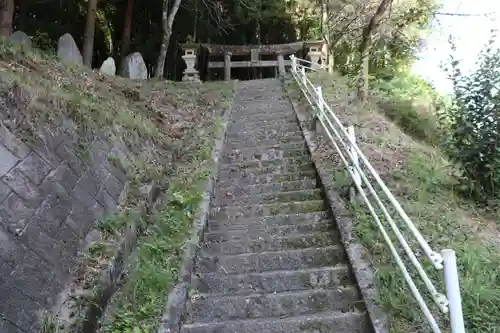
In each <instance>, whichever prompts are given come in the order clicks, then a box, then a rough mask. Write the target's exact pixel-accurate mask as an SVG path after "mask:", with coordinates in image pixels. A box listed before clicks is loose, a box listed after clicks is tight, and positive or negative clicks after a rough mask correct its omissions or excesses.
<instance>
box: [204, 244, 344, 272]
mask: <svg viewBox="0 0 500 333" xmlns="http://www.w3.org/2000/svg"><path fill="white" fill-rule="evenodd" d="M311 250H336V251H339V250H344V246H342V244H340V243H339V244H334V245H328V246H320V247H305V248H303V249H297V250H281V251H262V252H256V253H254V252H247V253H239V254H224V253H220V254H213V255H210V256H206V257H203V259H210V258H219V259H220V258H234V257H240V258H244V257H246V256H254V255H266V254H278V255H279V254H280V253H291V252H294V253H298V252H306V251H311ZM275 271H277V270H269V271H265V272H275ZM227 275H230V274H229V273H228V274H227Z"/></svg>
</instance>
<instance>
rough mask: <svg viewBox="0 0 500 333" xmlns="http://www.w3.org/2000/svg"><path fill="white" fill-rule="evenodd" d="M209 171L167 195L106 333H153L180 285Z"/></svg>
mask: <svg viewBox="0 0 500 333" xmlns="http://www.w3.org/2000/svg"><path fill="white" fill-rule="evenodd" d="M206 176H207V173H206V170H199V171H198V172H196V173H194V174H192V177H190V178H189V179H184V181H185V182H182V183H177V184H176V185H174V186H173V187H172V188H171V189H170V190H169V191H168V193H167V202H166V203H165V205H164V206H163V207H162V208H161V209H160V210H159V211H158V212H157V213H155V214H154V215H153V216H152V217H151V221H149V223H150V224H151V227H150V228H148V231H147V234H146V235H145V236H144V237H142V238H141V239H140V240H139V244H138V258H137V261H136V262H135V263H134V264H133V266H134V267H133V269H132V272H131V274H130V276H129V279H128V281H127V283H126V284H125V285H124V286H123V288H122V290H121V294H120V296H119V301H118V302H119V305H118V307H117V308H116V309H115V310H114V311H113V312H114V313H113V314H111V315H114V318H113V320H112V322H111V324H110V325H109V326H107V327H105V328H104V332H112V333H121V332H131V331H132V332H133V331H134V330H138V331H139V332H153V331H155V330H156V329H157V326H158V322H159V319H160V317H161V312H162V310H163V307H164V302H165V296H166V294H167V293H168V291H169V290H170V288H171V287H172V285H173V284H174V283H175V282H176V281H177V278H178V272H179V266H180V262H181V259H182V250H183V245H184V242H185V240H186V238H187V236H188V233H189V230H190V228H191V223H192V221H193V218H194V215H195V214H196V210H197V208H198V203H199V199H200V195H201V193H200V191H199V190H200V184H202V183H204V182H205V181H206Z"/></svg>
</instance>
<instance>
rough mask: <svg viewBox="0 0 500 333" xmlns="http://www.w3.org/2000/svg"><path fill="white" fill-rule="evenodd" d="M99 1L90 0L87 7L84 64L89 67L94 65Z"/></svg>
mask: <svg viewBox="0 0 500 333" xmlns="http://www.w3.org/2000/svg"><path fill="white" fill-rule="evenodd" d="M97 1H98V0H89V4H88V9H87V21H86V23H85V34H84V36H83V64H84V65H85V66H87V67H92V54H93V53H94V34H95V17H96V11H97Z"/></svg>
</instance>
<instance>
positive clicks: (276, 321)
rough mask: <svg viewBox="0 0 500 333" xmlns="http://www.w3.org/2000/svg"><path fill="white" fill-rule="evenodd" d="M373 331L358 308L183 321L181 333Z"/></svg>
mask: <svg viewBox="0 0 500 333" xmlns="http://www.w3.org/2000/svg"><path fill="white" fill-rule="evenodd" d="M235 332H237V333H372V330H371V328H370V323H369V320H368V317H367V315H366V314H365V313H359V312H341V311H335V312H323V313H315V314H312V315H304V316H298V317H287V318H265V319H247V320H232V321H223V322H206V323H203V322H201V323H194V324H185V325H184V326H183V327H182V329H181V333H235Z"/></svg>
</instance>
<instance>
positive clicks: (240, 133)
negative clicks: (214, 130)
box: [226, 124, 303, 139]
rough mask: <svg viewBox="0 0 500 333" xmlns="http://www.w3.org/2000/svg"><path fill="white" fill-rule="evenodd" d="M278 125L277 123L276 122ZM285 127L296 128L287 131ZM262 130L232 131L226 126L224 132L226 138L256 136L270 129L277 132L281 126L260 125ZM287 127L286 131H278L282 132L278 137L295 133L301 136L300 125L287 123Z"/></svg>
mask: <svg viewBox="0 0 500 333" xmlns="http://www.w3.org/2000/svg"><path fill="white" fill-rule="evenodd" d="M278 125H279V124H278ZM287 127H296V128H297V129H296V130H293V131H288V128H287ZM262 128H263V129H264V130H258V129H257V130H252V131H241V130H238V129H236V130H234V131H231V129H230V128H228V130H227V132H226V139H227V138H238V137H242V136H250V135H251V136H257V135H256V134H259V133H266V132H267V133H268V132H270V131H275V132H278V131H277V130H278V129H282V128H283V126H276V128H273V127H269V128H265V127H262ZM285 128H286V129H287V131H279V132H280V133H283V134H284V135H283V134H282V135H280V136H279V137H280V138H283V137H288V135H286V134H294V135H295V134H297V136H300V137H302V136H303V133H302V130H301V129H300V127H298V126H297V125H294V126H290V125H287V126H286V127H285Z"/></svg>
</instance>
